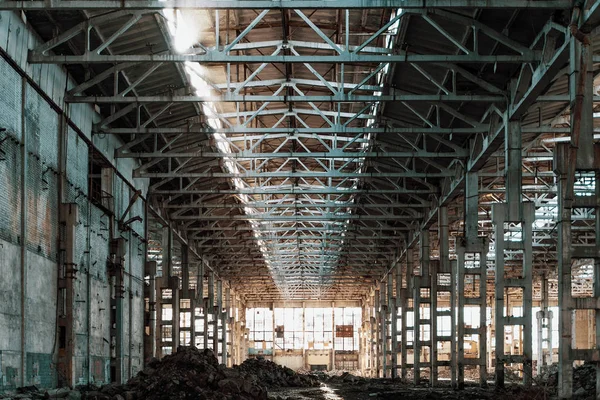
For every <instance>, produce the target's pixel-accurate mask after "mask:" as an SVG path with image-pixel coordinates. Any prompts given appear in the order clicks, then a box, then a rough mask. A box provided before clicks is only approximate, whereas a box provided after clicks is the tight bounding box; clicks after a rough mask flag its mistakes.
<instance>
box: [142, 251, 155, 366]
mask: <svg viewBox="0 0 600 400" xmlns="http://www.w3.org/2000/svg"><path fill="white" fill-rule="evenodd" d="M144 268H145V271H144V272H145V274H146V275H147V276H149V285H148V286H144V289H145V290H144V291H145V294H144V297H146V298H147V299H148V311H147V317H146V326H147V328H148V334H146V335H145V336H144V364H146V363H147V362H148V361H149V360H150V359H152V358H154V357H156V261H146V264H145V266H144Z"/></svg>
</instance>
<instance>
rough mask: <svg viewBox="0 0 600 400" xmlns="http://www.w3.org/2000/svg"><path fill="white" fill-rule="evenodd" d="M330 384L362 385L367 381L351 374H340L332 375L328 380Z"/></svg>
mask: <svg viewBox="0 0 600 400" xmlns="http://www.w3.org/2000/svg"><path fill="white" fill-rule="evenodd" d="M327 380H328V381H329V382H331V383H364V382H366V381H367V380H366V379H364V378H362V377H360V376H356V375H353V374H351V373H350V372H342V373H341V374H332V375H331V376H330V377H329V379H327Z"/></svg>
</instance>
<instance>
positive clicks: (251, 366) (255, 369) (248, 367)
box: [234, 358, 320, 388]
mask: <svg viewBox="0 0 600 400" xmlns="http://www.w3.org/2000/svg"><path fill="white" fill-rule="evenodd" d="M234 369H235V370H237V371H239V372H240V373H241V374H242V375H243V376H244V377H247V378H253V379H254V380H255V381H256V382H258V383H259V384H260V385H264V386H266V387H267V388H273V387H310V386H319V384H320V383H319V379H318V378H317V377H316V376H314V375H308V374H297V373H296V372H294V370H292V369H290V368H288V367H282V366H280V365H277V364H275V363H274V362H272V361H269V360H265V359H261V358H250V359H247V360H246V361H244V362H243V363H242V364H241V365H237V366H235V368H234Z"/></svg>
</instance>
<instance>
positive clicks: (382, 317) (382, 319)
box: [378, 281, 388, 378]
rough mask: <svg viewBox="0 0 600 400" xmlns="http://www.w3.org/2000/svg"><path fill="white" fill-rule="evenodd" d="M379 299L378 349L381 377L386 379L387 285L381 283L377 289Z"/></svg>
mask: <svg viewBox="0 0 600 400" xmlns="http://www.w3.org/2000/svg"><path fill="white" fill-rule="evenodd" d="M379 295H380V296H381V298H380V299H379V304H380V308H379V309H380V311H379V337H378V342H379V348H380V350H381V352H380V357H381V377H382V378H386V377H387V375H386V372H387V368H388V363H387V303H386V302H387V283H386V281H382V282H381V284H380V288H379Z"/></svg>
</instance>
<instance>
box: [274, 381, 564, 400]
mask: <svg viewBox="0 0 600 400" xmlns="http://www.w3.org/2000/svg"><path fill="white" fill-rule="evenodd" d="M555 398H556V395H555V393H553V392H552V390H546V389H545V388H541V387H534V388H532V389H529V390H525V389H524V388H523V387H522V386H518V385H515V386H508V387H507V388H506V389H505V390H504V391H502V392H497V391H495V389H494V388H493V387H490V388H488V389H482V388H479V387H467V388H465V389H464V390H453V389H452V388H450V387H441V388H435V389H432V388H428V387H413V386H412V385H405V384H402V383H400V382H398V381H391V380H379V379H369V380H368V381H367V382H366V383H322V384H321V386H319V387H315V388H286V389H271V390H269V399H271V400H308V399H315V400H372V399H386V400H395V399H410V400H421V399H422V400H437V399H439V400H442V399H454V400H478V399H484V400H487V399H505V400H508V399H510V400H529V399H531V400H544V399H555Z"/></svg>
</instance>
